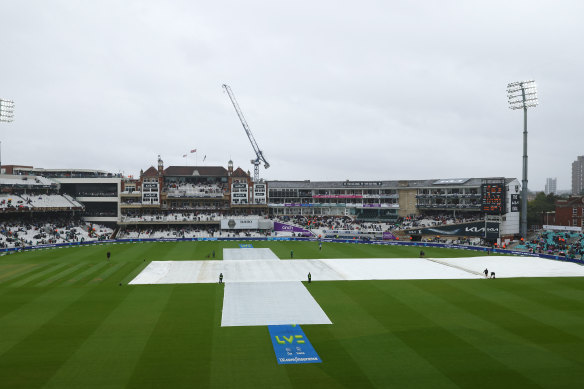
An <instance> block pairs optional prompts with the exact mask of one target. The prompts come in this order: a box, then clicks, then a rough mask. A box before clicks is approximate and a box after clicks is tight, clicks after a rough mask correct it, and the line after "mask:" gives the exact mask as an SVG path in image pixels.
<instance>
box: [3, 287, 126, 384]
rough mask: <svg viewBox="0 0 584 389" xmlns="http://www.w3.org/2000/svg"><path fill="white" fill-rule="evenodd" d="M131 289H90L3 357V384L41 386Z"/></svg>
mask: <svg viewBox="0 0 584 389" xmlns="http://www.w3.org/2000/svg"><path fill="white" fill-rule="evenodd" d="M59 289H60V290H62V289H61V288H59ZM129 292H130V290H129V289H128V288H119V289H113V288H112V290H109V291H104V290H97V289H89V291H88V293H86V294H84V295H83V296H82V297H81V298H80V299H77V300H76V301H74V302H73V303H72V304H70V305H69V306H67V307H66V308H65V309H64V310H62V311H61V312H59V314H58V315H56V316H54V317H53V318H52V319H51V320H49V321H48V322H46V323H45V324H44V325H42V326H41V327H39V328H38V329H37V330H35V331H34V332H32V333H30V334H29V335H28V336H27V337H26V338H25V339H23V340H22V341H20V342H19V343H17V344H15V345H14V346H13V347H12V348H11V349H9V350H8V351H6V352H5V353H4V354H2V355H1V356H0V377H3V382H2V384H3V385H5V386H6V387H7V388H16V387H26V388H38V387H42V386H43V385H44V384H45V383H46V382H47V380H49V379H50V378H51V377H52V376H53V374H55V372H56V371H57V370H58V369H59V368H60V367H61V366H62V365H63V364H64V363H65V362H66V361H67V360H68V359H69V358H70V357H71V355H73V354H74V353H75V352H76V351H77V349H78V348H79V347H80V346H81V345H82V344H83V343H84V342H85V341H86V339H87V338H88V337H89V336H90V335H91V334H92V333H93V332H94V331H95V329H96V328H98V327H99V326H100V325H101V323H102V322H103V321H104V320H105V318H106V317H107V316H108V315H109V314H110V313H111V312H112V311H113V310H114V309H115V308H116V307H117V306H118V305H119V304H120V303H121V301H123V300H124V298H125V297H126V296H127V294H128V293H129Z"/></svg>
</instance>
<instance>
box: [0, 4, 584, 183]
mask: <svg viewBox="0 0 584 389" xmlns="http://www.w3.org/2000/svg"><path fill="white" fill-rule="evenodd" d="M0 5H1V7H0V53H1V54H0V97H2V98H5V99H12V100H15V102H16V112H15V121H14V122H13V123H10V124H6V123H1V124H0V131H1V132H0V133H1V137H0V140H1V141H2V163H3V164H29V165H33V166H35V167H45V168H65V167H66V168H72V167H77V168H93V169H103V170H108V171H112V172H120V171H121V172H124V173H125V174H126V175H129V174H133V175H136V174H137V173H138V172H139V171H140V169H141V168H144V169H146V168H148V167H149V166H150V165H155V164H156V158H157V155H158V154H160V155H161V156H162V159H163V160H164V163H165V166H170V165H183V164H185V159H184V158H182V155H183V154H185V153H187V152H188V151H189V150H190V149H194V148H196V149H197V150H198V153H197V160H198V163H199V164H201V161H202V159H203V156H204V155H206V156H207V158H206V161H205V162H204V164H206V165H221V166H226V165H227V161H228V160H229V159H230V158H232V159H233V161H234V164H235V166H236V167H237V166H241V167H242V168H244V169H245V170H250V171H253V167H252V165H251V164H250V163H249V161H250V159H252V158H253V157H254V154H253V150H252V148H251V146H250V144H249V141H248V139H247V137H246V135H245V133H244V131H243V128H242V126H241V124H240V122H239V120H238V118H237V116H236V114H235V111H234V109H233V106H232V105H231V103H230V101H229V99H228V96H227V95H226V94H225V93H224V92H223V90H222V88H221V84H223V83H226V84H229V85H230V86H231V88H232V89H233V91H234V93H235V95H236V97H237V99H238V101H239V104H240V106H241V108H242V110H243V112H244V114H245V116H246V118H247V121H248V123H249V125H250V127H251V129H252V131H253V133H254V135H255V138H256V140H257V141H258V143H259V145H260V148H261V149H262V150H263V151H264V154H265V156H266V158H267V159H268V161H269V162H270V164H271V165H272V166H271V167H270V169H267V170H265V169H263V168H262V171H261V173H260V174H261V176H262V177H264V178H266V179H283V180H287V179H310V180H345V179H351V180H382V179H383V180H392V179H425V178H458V177H487V176H506V177H517V178H519V179H521V166H522V165H521V164H522V160H521V155H522V130H523V114H522V112H521V111H512V110H510V109H508V106H507V96H506V85H507V83H509V82H512V81H520V80H528V79H535V80H536V82H537V85H538V93H539V99H540V105H539V106H538V107H536V108H533V109H530V110H529V113H528V120H529V126H528V128H529V155H530V157H529V187H530V189H543V186H544V183H545V178H546V177H557V178H558V187H559V189H569V188H570V187H571V181H570V180H571V163H572V161H574V160H575V159H576V156H577V155H582V154H584V146H583V142H582V140H583V139H584V136H583V135H582V123H583V122H584V110H583V109H581V106H582V105H583V104H584V96H582V94H583V89H584V88H582V69H584V60H583V58H584V53H583V51H582V42H581V40H582V38H583V37H584V23H582V20H583V18H584V2H582V1H558V0H556V1H533V0H532V1H508V0H507V1H493V0H489V1H480V2H478V1H389V0H385V1H371V0H365V1H363V0H361V1H351V2H349V1H339V0H335V1H333V0H331V1H317V0H311V1H303V0H301V1H298V0H297V1H294V2H291V1H287V2H278V1H267V0H266V1H259V0H246V1H235V0H233V1H205V2H203V1H186V0H185V1H180V0H165V1H163V0H160V1H148V0H139V1H138V0H135V1H134V0H124V1H119V0H116V1H104V0H100V1H91V2H90V1H73V0H62V1H49V0H39V1H13V0H0ZM188 163H189V164H194V163H195V158H194V154H191V155H190V159H188Z"/></svg>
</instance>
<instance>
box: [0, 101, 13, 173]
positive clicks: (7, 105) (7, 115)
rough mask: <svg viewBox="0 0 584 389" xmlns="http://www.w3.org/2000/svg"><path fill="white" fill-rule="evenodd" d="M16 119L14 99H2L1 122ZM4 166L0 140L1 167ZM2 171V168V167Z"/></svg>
mask: <svg viewBox="0 0 584 389" xmlns="http://www.w3.org/2000/svg"><path fill="white" fill-rule="evenodd" d="M13 120H14V101H12V100H4V99H0V122H8V123H10V122H11V121H13ZM1 166H2V142H0V167H1ZM0 173H2V170H1V169H0Z"/></svg>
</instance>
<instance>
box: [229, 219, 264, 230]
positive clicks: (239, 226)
mask: <svg viewBox="0 0 584 389" xmlns="http://www.w3.org/2000/svg"><path fill="white" fill-rule="evenodd" d="M258 228H259V221H258V219H221V229H222V230H257V229H258Z"/></svg>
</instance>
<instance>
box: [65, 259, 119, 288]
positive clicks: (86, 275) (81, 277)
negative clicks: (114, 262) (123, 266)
mask: <svg viewBox="0 0 584 389" xmlns="http://www.w3.org/2000/svg"><path fill="white" fill-rule="evenodd" d="M108 264H109V263H108V262H105V261H104V262H100V263H97V264H88V265H87V266H88V268H87V269H86V270H85V271H82V272H80V273H79V274H75V275H74V277H72V278H70V279H68V280H67V281H66V282H65V283H64V284H66V285H67V286H69V285H76V284H78V283H83V282H88V281H89V280H91V279H93V275H94V274H95V273H97V272H100V271H102V269H103V268H104V267H106V266H107V265H108Z"/></svg>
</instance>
